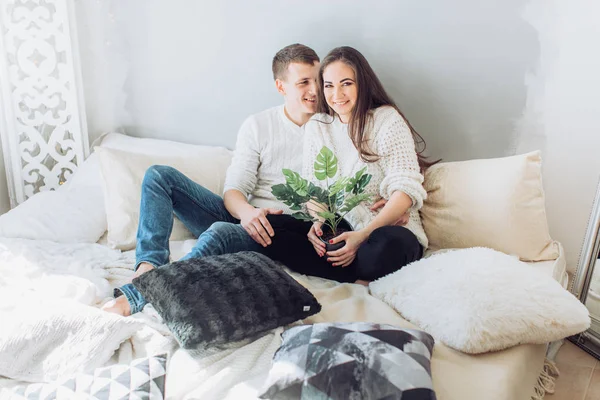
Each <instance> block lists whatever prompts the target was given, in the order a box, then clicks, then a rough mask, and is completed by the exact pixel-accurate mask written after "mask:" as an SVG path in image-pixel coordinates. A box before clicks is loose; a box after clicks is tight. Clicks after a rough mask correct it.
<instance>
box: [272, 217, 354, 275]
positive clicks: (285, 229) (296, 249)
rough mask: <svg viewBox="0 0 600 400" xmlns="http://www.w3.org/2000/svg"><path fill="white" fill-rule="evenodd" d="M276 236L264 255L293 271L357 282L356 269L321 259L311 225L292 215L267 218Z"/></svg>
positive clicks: (324, 258)
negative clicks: (310, 236)
mask: <svg viewBox="0 0 600 400" xmlns="http://www.w3.org/2000/svg"><path fill="white" fill-rule="evenodd" d="M267 219H268V220H269V222H270V223H271V226H272V227H273V230H274V231H275V236H273V238H272V239H271V240H272V243H271V245H269V246H267V247H266V248H264V250H263V251H262V252H263V253H264V254H266V255H267V256H269V257H270V258H272V259H273V260H276V261H279V262H281V263H283V264H284V265H285V266H287V267H288V268H290V269H291V270H293V271H295V272H298V273H301V274H305V275H313V276H318V277H321V278H326V279H332V280H336V281H338V282H354V281H355V280H356V279H357V278H356V272H355V268H354V267H353V266H352V265H350V266H348V267H345V268H342V267H333V266H332V265H331V263H329V262H327V260H326V257H319V255H318V254H317V252H316V251H315V249H314V247H313V245H312V244H311V243H310V242H309V241H308V238H307V237H306V235H307V234H308V231H309V229H310V227H311V225H312V223H311V222H305V221H300V220H298V219H296V218H294V217H292V216H290V215H272V214H271V215H267Z"/></svg>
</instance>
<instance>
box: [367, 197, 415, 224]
mask: <svg viewBox="0 0 600 400" xmlns="http://www.w3.org/2000/svg"><path fill="white" fill-rule="evenodd" d="M386 203H387V200H386V199H379V200H378V201H377V202H375V204H373V206H371V211H377V210H379V209H380V208H383V207H384V206H385V205H386ZM409 220H410V210H408V211H407V212H406V213H404V215H403V216H401V217H400V218H399V219H398V221H396V222H395V223H393V224H392V225H395V226H404V225H406V224H408V221H409Z"/></svg>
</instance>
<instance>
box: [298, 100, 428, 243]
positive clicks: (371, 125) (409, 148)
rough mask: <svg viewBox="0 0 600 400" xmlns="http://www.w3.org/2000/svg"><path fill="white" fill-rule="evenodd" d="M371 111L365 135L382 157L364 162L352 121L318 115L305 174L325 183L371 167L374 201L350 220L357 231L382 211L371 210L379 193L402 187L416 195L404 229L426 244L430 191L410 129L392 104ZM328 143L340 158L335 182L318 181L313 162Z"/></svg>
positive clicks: (309, 131) (311, 127)
mask: <svg viewBox="0 0 600 400" xmlns="http://www.w3.org/2000/svg"><path fill="white" fill-rule="evenodd" d="M371 115H372V118H371V119H370V121H369V122H368V123H367V125H366V128H365V130H366V132H365V139H367V143H368V145H369V148H370V149H371V151H373V152H374V153H375V154H377V155H378V156H379V160H377V161H375V162H372V163H365V162H363V161H362V160H361V159H360V157H359V154H358V150H357V149H356V148H355V147H354V144H353V143H352V140H351V139H350V137H349V136H348V126H347V125H346V124H343V123H342V122H341V121H340V120H339V118H337V117H336V118H332V117H331V116H329V115H326V114H316V115H314V116H313V117H312V118H311V120H310V121H309V122H308V123H307V124H306V125H305V130H306V133H305V135H306V138H305V140H304V152H303V153H304V156H303V163H302V165H303V168H302V176H303V177H305V178H307V179H309V180H311V181H312V182H313V183H314V184H316V185H318V186H320V187H323V188H324V187H326V186H327V184H331V183H333V182H334V181H335V180H336V179H338V178H339V177H340V176H344V177H351V176H354V174H355V173H356V172H357V171H358V170H360V169H361V168H363V167H365V166H366V167H367V172H368V173H369V174H371V175H372V177H371V181H370V182H369V184H368V185H367V187H366V188H365V193H369V194H371V195H372V200H371V201H369V202H364V203H361V204H360V205H358V206H357V207H356V208H354V209H353V210H352V211H350V212H349V213H348V214H347V215H346V217H345V219H346V220H347V221H348V222H349V223H350V225H352V228H353V229H355V230H359V229H362V228H364V227H365V226H367V225H368V224H369V223H370V222H371V221H372V220H373V219H374V218H375V216H376V215H377V213H378V211H375V212H373V211H371V210H370V207H371V206H372V205H373V203H374V202H375V201H377V200H379V199H380V198H384V199H389V198H390V196H391V195H392V193H394V192H395V191H396V190H399V191H401V192H404V193H406V194H407V195H408V196H409V197H410V198H411V200H412V206H411V208H410V220H409V222H408V224H406V226H405V228H407V229H409V230H410V231H411V232H412V233H414V234H415V236H416V237H417V239H418V240H419V243H421V245H422V246H423V247H424V248H427V245H428V240H427V236H426V235H425V231H424V230H423V225H422V224H421V218H420V215H419V209H420V208H421V207H422V206H423V200H425V198H426V197H427V192H426V191H425V189H424V188H423V175H422V174H421V172H420V168H419V163H418V159H417V153H416V150H415V142H414V139H413V136H412V133H411V132H410V128H409V127H408V125H407V124H406V121H404V118H402V116H401V115H400V114H399V113H398V111H396V110H395V109H394V108H393V107H389V106H383V107H379V108H377V109H376V110H374V111H373V112H372V113H371ZM323 146H327V147H329V148H330V149H331V150H332V151H333V152H334V154H335V155H336V157H337V159H338V172H337V174H336V176H335V177H334V178H333V179H331V180H330V182H327V181H318V180H317V179H316V178H315V174H314V163H315V161H316V158H317V155H318V154H319V151H320V150H321V148H322V147H323Z"/></svg>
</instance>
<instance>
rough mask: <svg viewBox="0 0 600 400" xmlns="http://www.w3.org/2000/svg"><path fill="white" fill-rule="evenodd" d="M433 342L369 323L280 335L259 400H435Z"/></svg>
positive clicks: (325, 326)
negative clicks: (279, 342) (432, 375)
mask: <svg viewBox="0 0 600 400" xmlns="http://www.w3.org/2000/svg"><path fill="white" fill-rule="evenodd" d="M433 344H434V341H433V338H432V337H431V336H430V335H429V334H427V333H425V332H423V331H419V330H415V329H402V328H399V327H395V326H392V325H380V324H373V323H367V322H355V323H319V324H314V325H302V326H297V327H293V328H291V329H289V330H287V331H286V332H284V333H283V344H282V345H281V347H280V348H279V350H277V353H275V357H274V358H273V366H272V367H271V371H270V372H269V377H268V378H267V382H266V384H265V388H266V389H264V391H263V394H262V395H261V396H260V397H261V398H263V399H301V398H302V399H331V400H337V399H339V400H343V399H344V400H345V399H386V400H392V399H404V400H406V399H411V400H435V398H436V397H435V392H434V391H433V384H432V382H431V369H430V364H429V363H430V358H431V352H432V350H433Z"/></svg>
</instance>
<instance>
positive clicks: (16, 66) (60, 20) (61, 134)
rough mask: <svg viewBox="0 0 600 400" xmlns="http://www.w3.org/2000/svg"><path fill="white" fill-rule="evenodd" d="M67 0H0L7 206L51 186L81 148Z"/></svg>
mask: <svg viewBox="0 0 600 400" xmlns="http://www.w3.org/2000/svg"><path fill="white" fill-rule="evenodd" d="M71 2H72V0H0V85H1V86H0V88H1V94H0V96H1V97H0V99H1V105H2V107H1V108H0V113H1V118H0V120H1V125H0V133H1V137H2V147H3V152H4V163H5V166H6V174H7V179H8V186H9V188H8V189H9V196H10V201H11V207H15V206H16V205H17V204H19V203H21V202H23V201H25V200H26V199H27V198H29V197H31V196H32V195H33V194H35V193H37V192H40V191H45V190H53V189H57V188H58V187H59V185H61V184H62V183H64V182H65V181H66V180H67V179H68V177H69V176H70V175H71V174H72V173H73V172H75V170H76V169H77V166H78V165H79V164H81V163H82V162H83V160H84V159H85V157H87V155H88V153H89V145H88V134H87V125H86V118H85V107H84V103H83V93H82V86H81V71H80V66H79V56H78V54H79V53H78V49H77V36H76V30H75V19H74V18H73V16H74V9H73V4H72V3H71Z"/></svg>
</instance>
